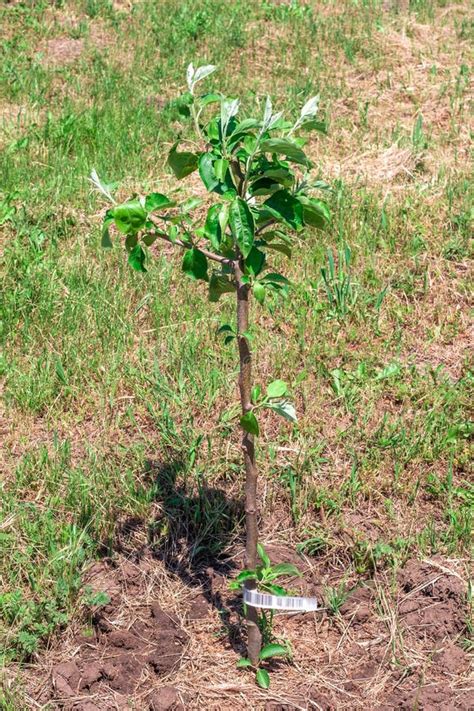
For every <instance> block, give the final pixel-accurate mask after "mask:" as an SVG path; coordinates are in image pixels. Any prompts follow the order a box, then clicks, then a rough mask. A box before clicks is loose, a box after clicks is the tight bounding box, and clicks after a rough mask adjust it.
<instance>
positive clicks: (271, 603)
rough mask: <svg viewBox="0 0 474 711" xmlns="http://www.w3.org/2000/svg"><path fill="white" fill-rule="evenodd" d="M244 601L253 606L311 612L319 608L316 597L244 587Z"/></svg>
mask: <svg viewBox="0 0 474 711" xmlns="http://www.w3.org/2000/svg"><path fill="white" fill-rule="evenodd" d="M244 602H245V604H246V605H250V606H251V607H262V608H266V609H270V610H290V611H291V610H294V611H300V612H311V611H312V610H317V609H318V602H317V600H316V598H315V597H289V596H288V597H286V596H282V597H279V596H277V595H268V594H266V593H259V592H257V591H256V590H247V589H246V588H244Z"/></svg>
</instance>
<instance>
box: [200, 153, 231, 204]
mask: <svg viewBox="0 0 474 711" xmlns="http://www.w3.org/2000/svg"><path fill="white" fill-rule="evenodd" d="M198 166H199V175H200V176H201V180H202V182H203V183H204V185H205V186H206V189H207V190H208V191H209V192H215V193H218V194H219V195H223V194H224V193H227V192H229V191H233V192H234V195H235V186H234V184H233V182H232V177H231V175H230V172H229V162H228V161H224V160H222V159H217V160H216V158H215V157H214V156H213V155H212V153H201V155H200V156H199V161H198ZM218 173H219V175H218Z"/></svg>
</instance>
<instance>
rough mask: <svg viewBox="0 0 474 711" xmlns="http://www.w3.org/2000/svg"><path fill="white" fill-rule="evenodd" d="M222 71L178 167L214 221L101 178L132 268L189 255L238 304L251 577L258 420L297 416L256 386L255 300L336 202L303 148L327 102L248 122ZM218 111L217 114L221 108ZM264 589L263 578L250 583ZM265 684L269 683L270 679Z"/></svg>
mask: <svg viewBox="0 0 474 711" xmlns="http://www.w3.org/2000/svg"><path fill="white" fill-rule="evenodd" d="M214 70H215V67H214V66H213V65H207V66H202V67H199V68H197V69H195V68H194V67H193V65H192V64H190V65H189V67H188V70H187V84H188V91H187V92H185V93H184V94H183V95H182V96H181V97H180V99H179V105H180V110H181V113H183V114H185V115H186V114H187V115H188V116H189V117H191V118H192V120H193V123H194V126H195V131H196V136H195V137H194V138H193V140H190V141H186V143H187V145H186V147H185V150H182V149H181V150H180V149H179V146H180V143H183V139H181V138H178V140H176V142H175V143H174V144H173V146H172V148H171V150H170V152H169V155H168V165H169V167H170V168H171V170H172V172H173V173H174V175H175V177H176V178H177V179H178V180H181V179H183V178H186V177H187V176H188V175H191V174H192V173H194V172H195V171H198V173H199V176H200V178H201V181H202V183H203V184H204V187H205V189H206V190H207V191H208V192H209V193H211V194H212V195H214V196H215V197H216V198H217V200H216V202H214V203H213V204H212V205H211V206H210V207H208V209H207V213H206V217H205V219H204V220H203V219H202V213H201V212H200V211H198V212H196V210H197V208H199V207H200V206H201V205H202V203H203V201H202V200H201V199H200V198H197V197H195V196H193V197H190V198H188V199H187V200H184V201H182V202H177V201H176V200H174V199H173V198H171V197H168V196H167V195H164V194H162V193H158V192H152V193H149V194H148V195H145V196H137V195H133V196H132V197H131V198H130V199H129V200H127V201H125V202H123V203H120V204H118V203H117V202H116V200H115V198H114V197H113V189H112V187H111V186H110V185H107V184H105V183H103V182H102V181H101V180H100V178H99V176H98V175H97V173H96V172H95V171H93V173H92V175H91V180H92V182H93V183H94V185H95V186H96V187H97V189H98V190H100V192H101V193H102V194H103V195H104V196H105V197H106V198H107V200H108V201H109V203H111V207H110V208H109V209H108V210H107V212H106V215H105V220H104V224H103V229H102V245H103V246H104V247H106V248H111V247H112V246H113V244H112V240H111V236H110V228H111V227H112V225H114V226H115V228H116V230H117V231H118V233H119V234H120V235H121V236H122V237H123V239H124V243H125V249H126V251H127V252H128V262H129V264H130V266H131V267H133V269H135V270H137V271H138V272H146V271H147V262H148V259H149V256H150V252H149V250H150V247H151V246H152V245H154V244H160V243H164V244H166V245H167V246H168V247H172V248H175V249H176V250H177V251H181V252H183V259H182V264H181V268H182V271H183V272H184V273H185V274H186V275H187V276H189V277H190V278H191V279H193V280H194V281H196V282H203V283H204V284H206V285H207V288H208V295H209V301H211V302H217V301H219V299H220V298H221V297H222V296H224V295H226V294H228V293H230V294H233V295H234V297H235V298H236V326H232V325H230V324H224V325H223V326H222V327H221V328H220V329H219V330H220V331H221V332H223V333H224V334H225V340H226V342H228V341H229V340H233V339H235V340H236V341H237V346H238V353H239V361H240V373H239V389H240V400H241V409H242V414H241V417H240V426H241V429H242V451H243V457H244V464H245V472H246V480H245V497H246V503H245V511H246V533H247V538H246V560H245V566H246V570H247V571H248V570H255V569H256V568H257V541H258V529H257V509H258V506H257V474H258V473H257V465H256V457H255V438H256V437H258V435H259V434H260V424H259V421H258V419H257V413H258V411H259V410H260V409H262V408H267V409H270V410H272V411H273V412H275V413H276V414H278V415H280V416H281V417H282V418H284V419H286V420H288V421H289V422H292V423H293V422H295V421H296V412H295V408H294V406H293V404H292V403H291V401H290V399H289V396H288V387H287V385H286V383H285V382H284V381H282V380H274V381H273V382H271V383H270V384H269V385H268V386H267V388H266V394H265V395H262V390H261V388H260V387H259V386H254V385H253V383H252V360H253V359H252V352H251V347H250V345H251V338H252V335H251V333H250V311H249V305H250V300H251V297H252V296H253V297H254V298H255V301H256V302H257V303H258V304H263V303H264V302H265V301H270V302H271V301H272V300H275V299H278V298H279V297H283V298H285V297H287V296H288V294H289V290H290V282H289V281H288V279H287V278H286V277H285V276H284V275H283V274H281V273H280V272H279V271H275V270H274V269H273V268H270V267H269V263H270V262H271V261H272V257H274V256H275V254H276V255H280V254H283V255H285V256H286V257H288V258H289V259H290V260H291V259H292V258H293V257H292V249H294V248H296V250H298V249H300V248H301V238H302V236H303V231H304V227H305V226H307V225H310V226H314V227H316V228H320V229H323V228H325V227H326V225H327V224H328V222H329V220H330V214H329V209H328V207H327V205H326V203H325V202H324V201H323V200H321V199H320V198H318V197H314V194H313V193H314V192H315V191H317V190H318V187H320V186H321V181H314V180H313V179H312V178H311V175H310V169H311V162H310V161H309V159H308V157H307V155H306V154H305V152H304V150H303V148H304V145H305V143H306V139H305V138H304V137H302V136H301V133H306V132H308V131H312V130H316V131H319V132H322V133H324V132H325V130H326V127H325V124H324V123H323V122H321V121H319V120H318V119H317V118H316V116H317V111H318V102H319V97H317V96H315V97H312V98H311V99H309V100H308V101H307V102H306V103H305V104H304V106H303V107H302V109H301V111H300V114H299V116H298V118H297V119H296V120H294V121H287V120H286V119H285V118H284V117H283V112H282V111H277V112H275V111H274V110H273V107H272V102H271V100H270V98H269V97H267V99H266V102H265V106H264V108H263V112H262V115H261V116H259V117H250V116H247V117H244V118H242V117H241V116H240V114H241V106H240V101H239V99H236V98H227V97H226V96H224V95H223V94H221V93H218V92H217V93H215V92H213V93H204V94H199V93H198V91H197V89H198V85H200V83H201V82H202V81H203V80H204V79H205V78H206V77H208V76H209V75H210V74H212V73H213V72H214ZM216 107H217V111H214V110H213V109H215V108H216ZM242 582H243V584H244V586H245V587H248V588H254V587H255V586H256V584H257V582H258V581H257V579H256V578H255V576H250V575H247V576H245V579H243V580H242ZM246 617H247V632H248V657H249V660H250V662H251V663H252V664H253V665H254V666H256V665H257V664H258V662H259V660H260V655H261V653H262V652H261V645H262V633H261V626H260V625H259V618H258V613H257V611H256V609H255V608H252V607H250V606H247V611H246ZM260 681H261V680H260Z"/></svg>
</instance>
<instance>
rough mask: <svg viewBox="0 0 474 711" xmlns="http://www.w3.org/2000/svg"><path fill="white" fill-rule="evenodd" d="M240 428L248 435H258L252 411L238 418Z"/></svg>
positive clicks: (258, 430) (256, 423) (255, 419)
mask: <svg viewBox="0 0 474 711" xmlns="http://www.w3.org/2000/svg"><path fill="white" fill-rule="evenodd" d="M240 426H241V427H242V429H244V430H245V431H246V432H248V433H249V434H252V435H256V436H257V437H258V435H259V434H260V428H259V426H258V422H257V418H256V417H255V415H254V414H253V412H252V411H250V412H246V413H245V415H242V417H241V418H240Z"/></svg>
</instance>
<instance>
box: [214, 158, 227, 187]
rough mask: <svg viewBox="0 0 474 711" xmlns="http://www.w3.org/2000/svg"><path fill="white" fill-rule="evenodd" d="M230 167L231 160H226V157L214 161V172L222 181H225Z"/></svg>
mask: <svg viewBox="0 0 474 711" xmlns="http://www.w3.org/2000/svg"><path fill="white" fill-rule="evenodd" d="M228 169H229V161H228V160H226V159H225V158H218V159H217V160H216V161H215V162H214V172H215V174H216V177H217V179H218V180H220V182H221V183H223V182H224V181H225V176H226V173H227V171H228Z"/></svg>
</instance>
